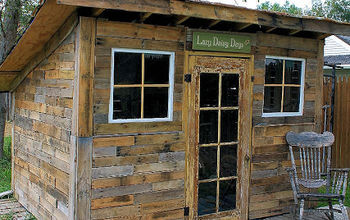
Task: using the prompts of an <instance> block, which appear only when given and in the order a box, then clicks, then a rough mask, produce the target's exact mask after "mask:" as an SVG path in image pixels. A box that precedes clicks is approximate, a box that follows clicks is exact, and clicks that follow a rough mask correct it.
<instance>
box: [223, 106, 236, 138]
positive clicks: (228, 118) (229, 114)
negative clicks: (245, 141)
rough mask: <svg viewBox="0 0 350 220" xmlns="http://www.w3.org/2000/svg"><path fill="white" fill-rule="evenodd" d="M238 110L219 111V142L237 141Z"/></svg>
mask: <svg viewBox="0 0 350 220" xmlns="http://www.w3.org/2000/svg"><path fill="white" fill-rule="evenodd" d="M237 134H238V110H224V111H221V142H232V141H237Z"/></svg>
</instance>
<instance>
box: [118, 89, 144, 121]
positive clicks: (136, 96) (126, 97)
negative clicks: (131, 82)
mask: <svg viewBox="0 0 350 220" xmlns="http://www.w3.org/2000/svg"><path fill="white" fill-rule="evenodd" d="M113 96H114V97H113V119H132V118H140V117H141V88H115V89H114V93H113Z"/></svg>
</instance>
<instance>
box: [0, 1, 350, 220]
mask: <svg viewBox="0 0 350 220" xmlns="http://www.w3.org/2000/svg"><path fill="white" fill-rule="evenodd" d="M330 34H342V35H350V25H349V24H345V23H340V22H336V21H332V20H326V19H320V18H313V17H292V16H289V15H286V14H279V13H272V12H266V11H258V10H251V9H246V8H240V7H233V6H225V5H218V4H209V3H200V2H192V1H181V0H139V1H135V0H118V1H117V0H115V1H112V0H57V1H56V0H46V1H44V2H43V3H42V5H41V7H40V8H39V9H38V10H37V12H36V16H35V18H34V19H33V21H32V23H31V25H30V26H29V28H28V29H27V30H26V32H25V33H24V35H23V36H22V37H21V39H20V40H19V42H18V44H17V45H16V46H15V47H14V48H13V50H12V51H11V53H10V54H9V55H8V56H7V58H6V60H5V61H4V62H3V63H2V64H1V66H0V90H1V91H10V92H11V94H12V103H13V105H12V116H13V120H14V123H13V135H12V137H13V146H12V149H13V151H12V152H13V154H12V156H13V157H12V158H13V160H12V167H13V178H12V187H13V190H14V194H15V197H16V198H17V199H18V200H19V202H20V203H21V204H22V205H23V206H25V207H26V208H27V209H28V210H29V211H30V212H32V213H33V214H34V215H35V216H36V217H37V218H38V219H82V220H85V219H107V218H108V219H221V218H222V219H248V218H250V219H254V218H262V217H267V216H273V215H278V214H282V213H287V212H289V210H290V205H291V204H292V191H291V187H290V183H289V180H288V177H287V174H286V172H285V167H288V166H290V162H289V158H288V148H287V146H286V145H285V144H286V143H285V138H284V136H285V134H286V132H288V131H291V130H293V131H297V132H301V131H317V132H320V131H321V118H322V110H321V107H322V95H321V94H322V75H323V74H322V72H323V46H324V38H325V37H327V36H329V35H330Z"/></svg>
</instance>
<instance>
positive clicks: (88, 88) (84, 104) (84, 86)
mask: <svg viewBox="0 0 350 220" xmlns="http://www.w3.org/2000/svg"><path fill="white" fill-rule="evenodd" d="M79 29H80V30H79V39H78V42H79V45H78V46H79V49H78V57H79V58H78V59H79V66H78V70H77V71H78V76H79V79H78V85H79V112H78V136H79V137H90V136H92V131H93V119H92V117H93V104H92V103H93V93H92V90H93V78H94V63H95V62H94V61H95V58H94V52H95V51H94V50H95V48H94V45H95V31H96V19H94V18H86V17H80V24H79Z"/></svg>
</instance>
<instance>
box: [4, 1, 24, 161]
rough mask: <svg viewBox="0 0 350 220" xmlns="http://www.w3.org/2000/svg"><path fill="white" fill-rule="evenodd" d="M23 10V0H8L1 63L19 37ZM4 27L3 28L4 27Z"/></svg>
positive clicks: (5, 11)
mask: <svg viewBox="0 0 350 220" xmlns="http://www.w3.org/2000/svg"><path fill="white" fill-rule="evenodd" d="M20 12H21V0H7V1H6V2H5V10H4V12H3V13H4V14H3V19H2V20H1V17H0V22H1V26H0V27H1V30H0V64H1V63H2V62H3V61H4V59H5V58H6V56H7V54H8V53H9V52H10V51H11V48H12V47H13V46H14V45H15V43H16V39H17V29H18V24H19V16H20ZM2 28H3V29H2ZM6 97H7V96H6V93H0V158H2V156H3V148H4V136H5V123H6V112H7V111H8V106H6Z"/></svg>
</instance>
